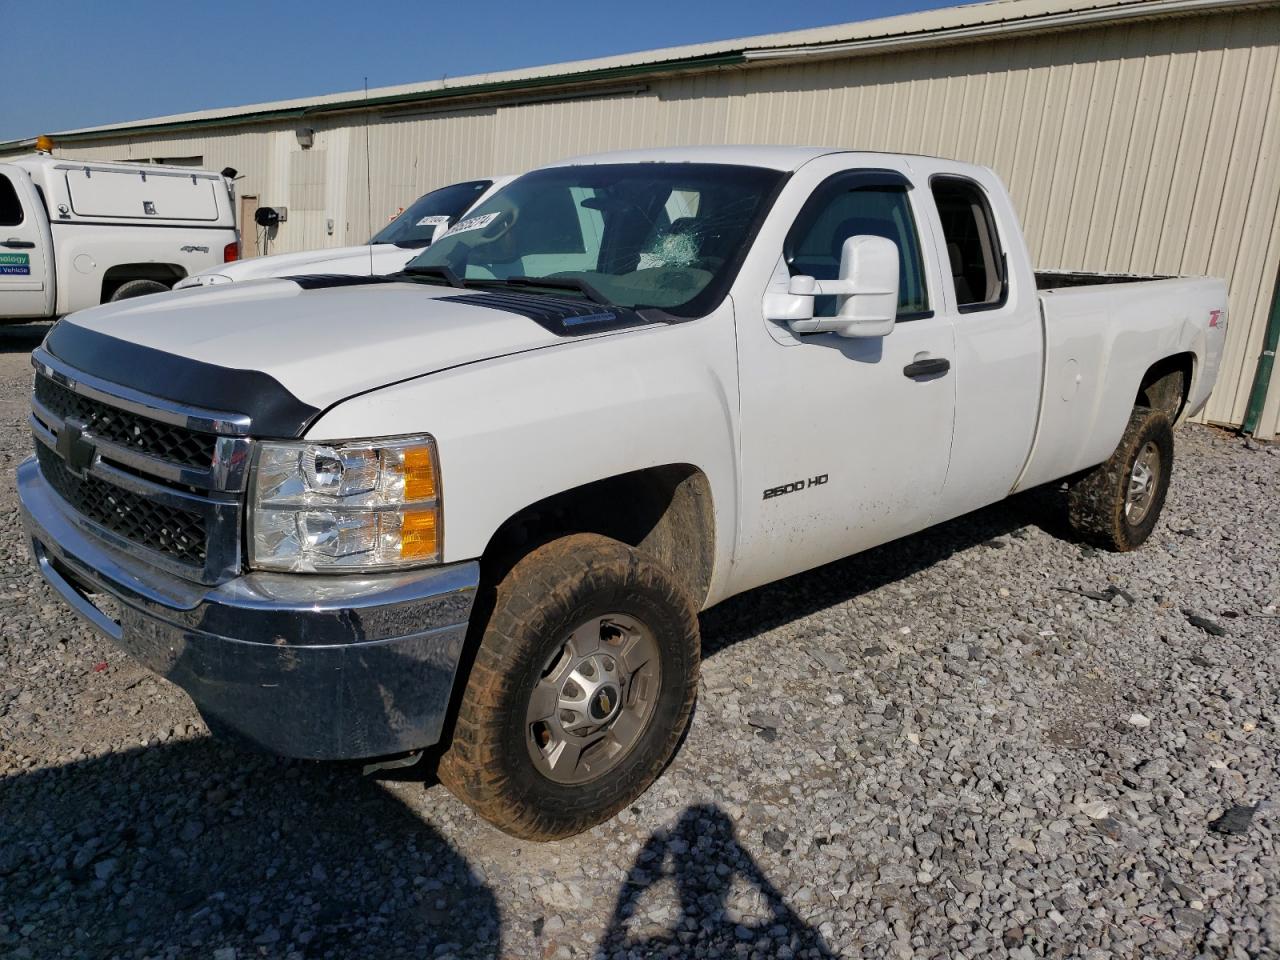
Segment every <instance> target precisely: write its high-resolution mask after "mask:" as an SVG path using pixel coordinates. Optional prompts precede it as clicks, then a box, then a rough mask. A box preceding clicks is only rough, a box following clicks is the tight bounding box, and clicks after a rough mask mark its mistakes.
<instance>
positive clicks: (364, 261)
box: [174, 177, 515, 290]
mask: <svg viewBox="0 0 1280 960" xmlns="http://www.w3.org/2000/svg"><path fill="white" fill-rule="evenodd" d="M514 179H515V177H486V178H482V179H479V180H465V181H463V182H461V183H451V184H449V185H448V186H447V187H441V188H440V189H439V190H432V191H431V192H430V193H426V194H423V195H422V196H420V197H419V198H418V199H417V200H415V201H414V202H413V203H412V204H410V205H409V207H408V208H407V209H406V210H404V211H402V212H401V213H400V214H399V215H398V216H397V217H395V219H393V220H392V221H391V222H390V223H388V224H387V225H386V226H385V227H383V228H382V229H381V230H379V231H378V232H377V233H376V234H374V235H373V237H372V238H370V240H369V242H368V243H366V244H362V245H360V246H353V247H332V248H329V249H327V250H308V251H306V252H304V253H277V254H272V255H271V256H266V257H252V258H250V259H248V260H240V261H238V262H236V263H231V264H227V265H226V266H221V267H210V268H209V269H208V270H204V271H202V272H200V273H196V274H192V275H191V276H189V277H187V278H186V279H185V280H180V281H178V283H176V284H175V285H174V289H175V290H186V289H188V288H190V287H209V286H215V285H217V284H219V283H231V282H233V281H237V280H261V279H263V278H264V277H291V276H298V275H300V274H318V273H323V274H332V275H338V274H340V275H343V276H366V277H367V276H369V275H371V274H386V273H395V272H396V271H398V270H403V269H404V267H405V264H407V263H408V262H409V261H410V260H412V259H413V258H414V257H416V256H417V255H418V254H419V253H421V252H422V250H423V249H424V248H425V247H427V246H429V245H430V244H431V241H432V240H434V239H435V238H436V237H437V236H439V235H440V234H443V233H444V232H445V231H446V230H448V229H449V227H451V226H452V225H453V224H455V223H457V221H458V219H459V218H460V217H461V216H462V215H463V214H464V213H466V212H467V211H468V210H469V209H471V208H472V207H474V206H475V205H476V204H477V203H480V202H482V201H483V200H487V199H488V198H489V197H490V196H492V195H493V194H494V192H495V191H497V190H500V189H502V188H503V187H504V186H506V185H507V184H508V183H510V182H511V181H512V180H514Z"/></svg>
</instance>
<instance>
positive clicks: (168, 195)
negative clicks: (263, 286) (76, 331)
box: [0, 153, 240, 322]
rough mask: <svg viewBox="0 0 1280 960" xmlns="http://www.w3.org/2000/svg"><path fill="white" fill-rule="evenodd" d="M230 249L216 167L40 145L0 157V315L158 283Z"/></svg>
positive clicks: (63, 308)
mask: <svg viewBox="0 0 1280 960" xmlns="http://www.w3.org/2000/svg"><path fill="white" fill-rule="evenodd" d="M225 172H226V173H231V174H232V175H234V173H235V171H225ZM239 255H240V240H239V234H238V233H237V232H236V221H235V203H234V198H233V195H232V186H231V179H230V177H227V176H224V174H222V173H212V172H210V171H208V170H197V169H194V168H192V167H178V166H164V165H159V164H148V163H106V162H99V161H96V160H95V161H92V162H90V161H84V160H66V159H63V158H60V157H53V156H49V155H47V154H41V153H37V154H32V155H30V156H25V157H16V158H14V159H11V160H6V161H4V162H3V163H0V322H25V321H28V320H43V319H47V318H50V317H57V316H62V315H63V314H67V313H71V312H72V311H74V310H81V309H83V308H85V307H92V306H95V305H97V304H100V303H107V302H108V301H111V300H124V299H128V298H130V297H137V296H142V295H143V294H147V293H156V292H162V291H166V290H169V289H170V288H172V287H173V285H174V284H175V283H176V282H177V281H179V280H181V279H182V278H184V277H186V276H188V275H189V274H192V273H198V272H199V271H201V270H205V269H207V268H209V267H212V266H214V265H215V264H222V263H226V262H228V261H232V260H235V259H236V258H237V257H239Z"/></svg>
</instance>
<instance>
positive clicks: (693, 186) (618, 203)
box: [406, 163, 781, 316]
mask: <svg viewBox="0 0 1280 960" xmlns="http://www.w3.org/2000/svg"><path fill="white" fill-rule="evenodd" d="M780 178H781V175H780V174H779V173H778V172H777V171H773V170H763V169H756V168H752V167H738V166H734V167H730V166H723V165H717V164H697V163H678V164H677V163H640V164H607V165H591V166H567V167H552V168H550V169H546V170H539V171H536V172H534V173H530V174H526V175H525V176H523V177H521V178H520V179H519V180H516V181H515V182H514V183H512V184H511V185H510V186H508V187H507V188H505V189H504V190H502V191H500V192H499V193H497V194H495V195H494V197H492V198H491V199H490V200H488V201H486V202H485V203H483V204H481V205H480V206H478V207H477V208H476V209H475V210H473V211H471V212H470V213H469V214H468V215H467V216H466V217H465V218H464V219H463V220H461V221H459V222H458V223H457V224H455V225H454V226H453V227H452V228H451V229H450V230H449V231H448V233H446V234H445V235H444V237H443V238H441V239H440V240H437V241H436V242H435V243H434V244H433V245H432V246H431V247H430V248H429V249H427V250H426V251H425V252H424V253H422V254H421V255H419V256H418V257H416V258H415V259H414V260H413V261H411V262H410V264H409V265H408V267H406V272H407V273H409V274H411V275H412V274H417V275H420V276H422V277H426V278H430V279H434V280H436V281H442V282H446V283H451V284H455V285H466V286H468V287H478V288H485V287H504V286H511V287H516V286H518V287H520V288H521V289H522V290H527V291H529V292H546V293H556V294H557V295H563V294H566V293H567V294H569V295H576V296H582V297H585V298H587V299H589V300H594V301H596V302H598V303H607V304H611V305H614V306H620V307H636V308H640V307H655V308H658V309H662V310H666V311H668V312H671V313H677V314H684V315H688V316H693V315H697V314H699V313H701V312H705V311H706V310H709V309H712V308H713V307H714V306H715V304H716V303H718V302H719V301H720V299H722V298H723V296H724V294H725V292H726V291H727V290H728V287H729V284H730V283H732V281H733V275H734V274H735V273H736V271H737V267H738V264H739V263H740V261H741V257H742V254H743V252H744V251H745V250H746V248H747V245H748V244H749V243H750V241H751V239H752V236H753V235H754V233H755V229H756V227H757V226H758V224H759V222H760V220H761V219H762V216H763V214H764V212H765V211H766V209H767V205H768V202H769V201H770V199H771V198H772V196H773V193H774V188H775V187H776V185H777V183H778V181H779V180H780Z"/></svg>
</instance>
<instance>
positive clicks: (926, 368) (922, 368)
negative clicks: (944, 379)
mask: <svg viewBox="0 0 1280 960" xmlns="http://www.w3.org/2000/svg"><path fill="white" fill-rule="evenodd" d="M950 369H951V361H950V360H948V359H946V358H945V357H929V358H927V359H925V360H917V361H915V362H914V363H908V364H907V365H906V366H905V367H903V368H902V373H903V375H904V376H907V377H910V378H911V379H912V380H914V379H915V378H916V377H932V376H941V375H942V374H944V373H946V372H947V371H948V370H950Z"/></svg>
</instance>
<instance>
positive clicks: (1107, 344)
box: [1015, 279, 1226, 490]
mask: <svg viewBox="0 0 1280 960" xmlns="http://www.w3.org/2000/svg"><path fill="white" fill-rule="evenodd" d="M1040 305H1041V309H1040V313H1041V322H1042V323H1043V324H1044V340H1045V360H1044V364H1045V366H1044V388H1043V389H1044V396H1043V402H1042V403H1041V407H1040V422H1039V425H1038V426H1037V429H1036V438H1035V443H1034V446H1033V448H1032V451H1031V455H1030V457H1029V458H1028V461H1027V465H1026V467H1025V468H1024V470H1023V473H1022V477H1021V478H1020V479H1019V480H1018V483H1017V485H1016V487H1015V489H1016V490H1025V489H1027V488H1028V487H1034V486H1037V485H1038V484H1042V483H1047V482H1049V481H1051V480H1057V479H1060V478H1062V477H1066V476H1069V475H1071V474H1073V473H1076V472H1077V471H1080V470H1083V469H1086V468H1088V467H1092V466H1095V465H1096V464H1099V463H1101V462H1102V461H1103V460H1105V459H1107V457H1109V456H1110V455H1111V453H1112V451H1114V450H1115V448H1116V445H1117V444H1118V443H1119V442H1120V437H1121V435H1122V434H1123V433H1124V428H1125V424H1126V423H1128V420H1129V413H1130V411H1131V410H1132V409H1133V404H1134V400H1135V399H1136V398H1137V395H1138V390H1139V388H1140V387H1141V385H1142V378H1143V375H1144V374H1145V373H1146V372H1147V370H1149V369H1150V368H1151V367H1152V366H1153V365H1154V364H1156V363H1158V362H1159V361H1161V360H1163V359H1165V358H1166V357H1172V356H1175V355H1178V354H1187V353H1190V354H1192V355H1193V356H1194V361H1193V364H1192V368H1193V369H1192V382H1191V387H1190V391H1189V394H1188V398H1187V405H1186V410H1187V411H1188V412H1194V411H1195V410H1197V409H1198V408H1199V407H1201V406H1203V405H1204V402H1205V400H1207V399H1208V396H1209V391H1210V390H1211V389H1212V386H1213V383H1214V380H1215V379H1216V376H1217V367H1218V363H1219V361H1220V359H1221V356H1222V343H1223V339H1224V335H1225V330H1226V313H1225V310H1226V287H1225V285H1224V284H1223V282H1222V281H1220V280H1201V279H1187V280H1184V279H1170V280H1151V281H1146V282H1134V283H1124V284H1106V285H1101V286H1079V287H1072V288H1069V289H1052V290H1046V291H1043V292H1042V293H1041V294H1040ZM1215 314H1216V316H1215ZM1211 324H1212V325H1211Z"/></svg>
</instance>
